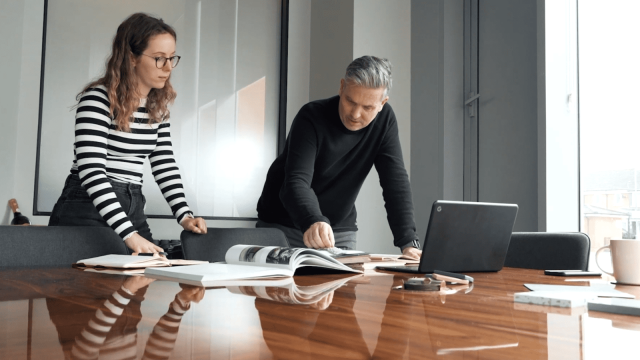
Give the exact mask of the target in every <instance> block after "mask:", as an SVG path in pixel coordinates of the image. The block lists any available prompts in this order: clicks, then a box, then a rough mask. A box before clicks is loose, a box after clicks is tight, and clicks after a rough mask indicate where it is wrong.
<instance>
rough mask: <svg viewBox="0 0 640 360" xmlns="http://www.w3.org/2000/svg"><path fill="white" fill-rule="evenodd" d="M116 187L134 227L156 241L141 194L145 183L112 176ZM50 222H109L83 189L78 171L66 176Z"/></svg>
mask: <svg viewBox="0 0 640 360" xmlns="http://www.w3.org/2000/svg"><path fill="white" fill-rule="evenodd" d="M109 182H110V183H111V186H112V187H113V191H114V192H115V194H116V197H117V198H118V201H119V202H120V206H122V211H124V212H125V214H127V216H128V217H129V220H130V221H131V223H132V224H133V227H134V228H135V229H136V230H137V231H138V234H139V235H140V236H142V237H143V238H145V239H147V240H149V241H153V236H152V235H151V229H149V224H147V217H146V216H145V215H144V205H145V203H146V202H147V201H146V199H145V198H144V195H142V185H136V184H129V183H119V182H116V181H112V180H109ZM49 226H106V227H109V224H107V222H106V221H104V219H103V218H102V216H101V215H100V213H99V212H98V209H96V207H95V206H94V205H93V202H91V198H90V197H89V194H87V190H85V189H84V187H83V186H82V184H81V182H80V178H79V177H78V175H74V174H71V175H69V176H68V177H67V181H65V183H64V188H63V189H62V195H60V198H59V199H58V202H57V203H56V205H55V206H54V207H53V213H52V214H51V217H50V218H49Z"/></svg>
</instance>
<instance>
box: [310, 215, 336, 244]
mask: <svg viewBox="0 0 640 360" xmlns="http://www.w3.org/2000/svg"><path fill="white" fill-rule="evenodd" d="M302 240H303V241H304V245H305V246H306V247H310V248H314V249H326V248H330V247H334V246H335V244H336V241H335V239H334V238H333V230H332V229H331V225H329V224H327V223H326V222H324V221H319V222H317V223H315V224H313V225H311V227H309V229H307V231H305V232H304V236H303V237H302Z"/></svg>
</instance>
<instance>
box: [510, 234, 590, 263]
mask: <svg viewBox="0 0 640 360" xmlns="http://www.w3.org/2000/svg"><path fill="white" fill-rule="evenodd" d="M590 248H591V239H589V236H587V234H583V233H543V232H539V233H535V232H521V233H517V232H515V233H513V234H512V235H511V242H510V243H509V251H507V258H506V260H505V262H504V266H508V267H515V268H524V269H538V270H587V269H588V267H589V250H590Z"/></svg>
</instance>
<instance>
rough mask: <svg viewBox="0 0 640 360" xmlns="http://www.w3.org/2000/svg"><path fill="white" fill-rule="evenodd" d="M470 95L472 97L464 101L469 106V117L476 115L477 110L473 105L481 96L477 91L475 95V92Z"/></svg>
mask: <svg viewBox="0 0 640 360" xmlns="http://www.w3.org/2000/svg"><path fill="white" fill-rule="evenodd" d="M469 96H470V98H468V99H467V101H465V102H464V105H465V106H468V107H469V117H475V116H476V112H475V107H474V106H473V102H474V101H476V100H478V99H479V98H480V93H477V94H475V95H473V93H469Z"/></svg>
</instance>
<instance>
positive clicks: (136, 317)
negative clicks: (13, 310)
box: [46, 276, 205, 359]
mask: <svg viewBox="0 0 640 360" xmlns="http://www.w3.org/2000/svg"><path fill="white" fill-rule="evenodd" d="M153 281H154V280H153V279H148V278H145V277H139V276H132V277H129V278H127V279H126V280H124V281H123V282H122V286H120V288H118V289H116V290H115V291H113V292H112V293H111V294H110V296H109V297H108V298H107V299H104V300H103V299H99V298H83V297H77V296H73V297H64V296H63V297H56V298H47V299H46V303H47V309H48V310H49V316H50V318H51V321H52V322H53V324H54V326H55V327H56V330H57V331H58V338H59V341H60V345H62V348H63V352H64V354H65V358H71V359H98V358H102V359H135V358H137V349H138V323H139V322H140V320H141V318H142V314H141V311H140V308H141V304H142V302H143V301H144V297H145V293H146V292H147V289H148V287H149V284H151V283H152V282H153ZM204 293H205V291H204V288H199V287H194V286H189V285H180V291H179V292H178V293H177V294H176V295H175V298H174V300H173V301H172V302H171V303H170V304H169V309H168V310H167V312H166V313H165V314H164V315H163V316H162V317H161V318H160V319H159V320H158V322H157V323H156V325H155V326H154V328H153V331H152V333H151V334H150V336H149V339H148V341H147V343H146V347H145V350H144V354H143V356H142V358H143V359H168V358H169V356H170V355H171V352H172V350H173V347H174V345H175V342H176V339H177V337H178V330H179V327H180V323H181V320H182V317H183V316H184V314H185V313H186V312H187V311H188V310H189V309H190V307H191V303H192V302H200V300H202V298H203V297H204ZM71 314H73V318H72V319H73V320H71V319H70V315H71ZM70 320H71V321H72V323H70Z"/></svg>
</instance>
